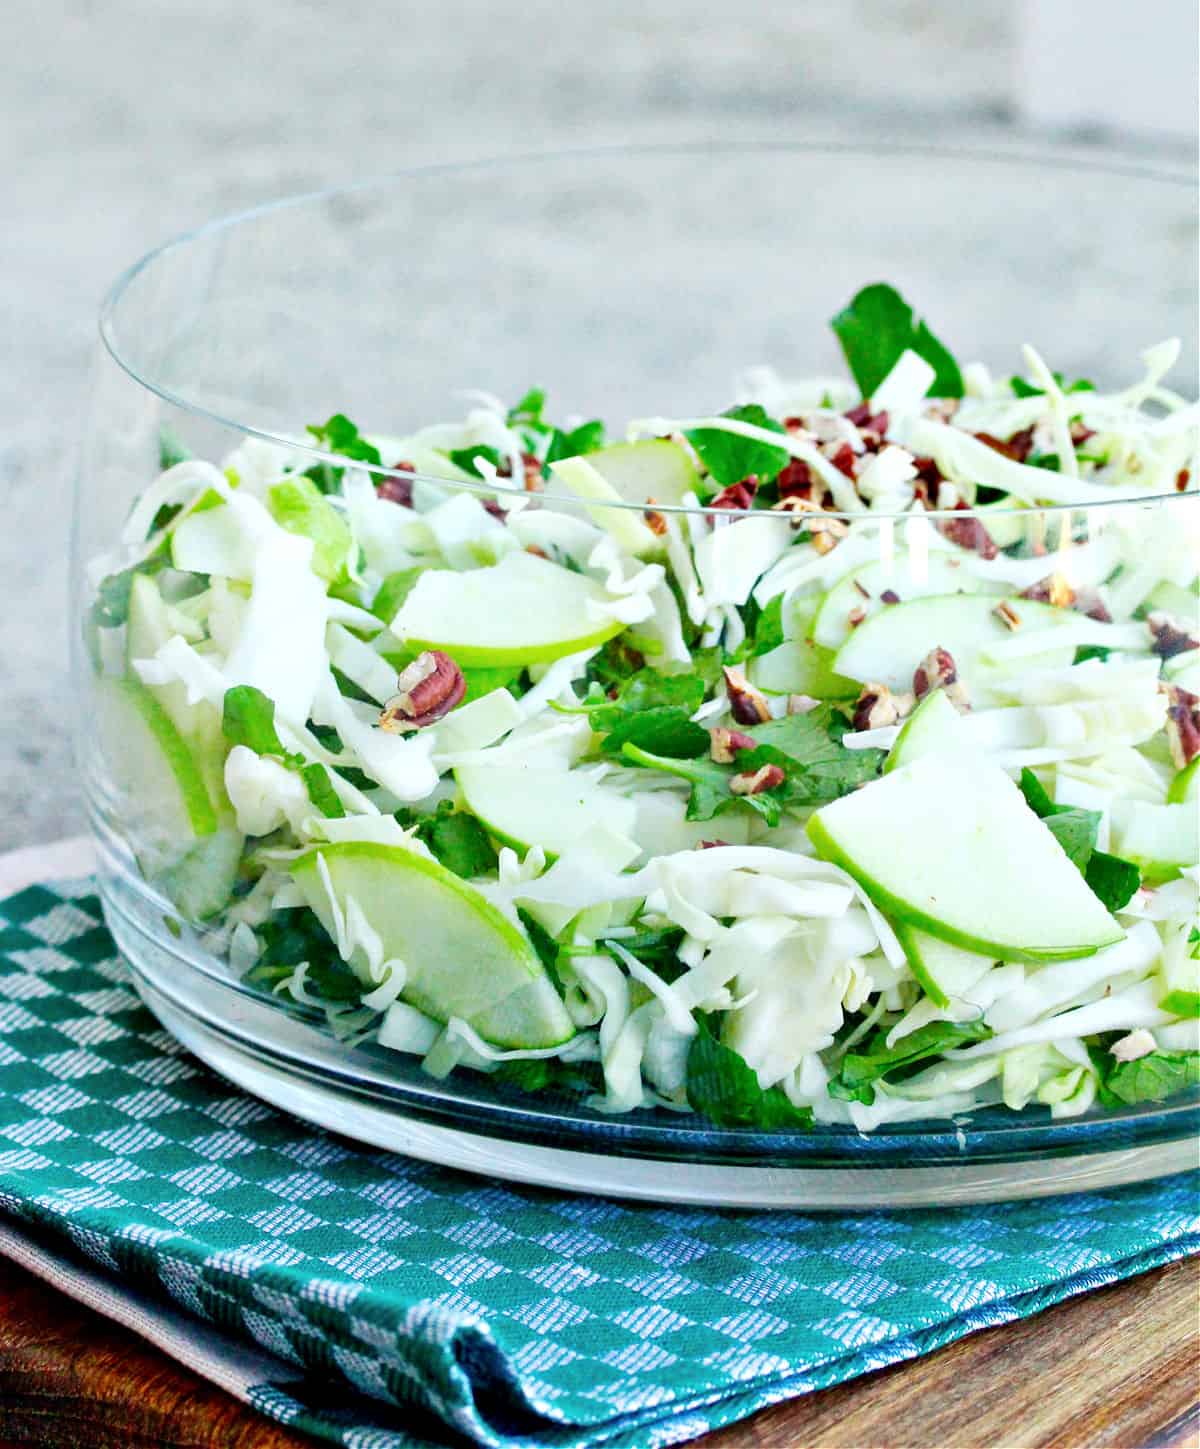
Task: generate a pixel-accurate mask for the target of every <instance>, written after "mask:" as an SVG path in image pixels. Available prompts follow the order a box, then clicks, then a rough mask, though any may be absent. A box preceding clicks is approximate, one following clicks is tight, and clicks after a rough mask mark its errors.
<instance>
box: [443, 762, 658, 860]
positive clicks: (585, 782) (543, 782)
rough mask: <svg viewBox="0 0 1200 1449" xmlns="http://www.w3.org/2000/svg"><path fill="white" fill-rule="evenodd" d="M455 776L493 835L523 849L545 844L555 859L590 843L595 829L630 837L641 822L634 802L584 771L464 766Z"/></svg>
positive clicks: (498, 765)
mask: <svg viewBox="0 0 1200 1449" xmlns="http://www.w3.org/2000/svg"><path fill="white" fill-rule="evenodd" d="M454 778H455V780H456V781H457V783H458V788H459V789H460V790H461V791H462V793H463V798H464V799H465V800H466V802H467V805H468V807H469V808H470V810H471V811H472V812H473V813H474V814H475V815H477V816H478V817H479V819H480V820H481V821H482V822H483V824H484V826H485V827H486V828H487V830H488V832H489V833H490V834H492V835H494V836H495V837H496V838H497V839H498V840H502V841H503V842H504V843H505V844H506V845H513V846H516V847H517V848H518V849H520V850H525V849H527V848H528V847H529V846H531V845H540V846H541V847H542V849H543V850H545V851H546V852H547V853H548V854H550V855H562V853H563V852H564V851H565V850H568V849H570V847H571V846H573V845H586V843H587V838H588V835H589V834H590V833H591V832H593V831H595V830H607V831H611V832H612V834H613V835H617V836H625V837H627V838H628V837H630V836H632V835H633V833H634V829H635V827H636V824H637V807H636V805H635V804H634V803H633V801H632V800H629V799H627V798H626V797H625V796H624V795H618V794H616V793H615V792H614V791H612V790H606V789H605V788H604V786H603V785H601V784H598V783H597V782H596V781H595V780H593V779H590V778H589V777H588V776H587V775H586V774H584V773H582V772H581V771H579V770H555V769H547V768H538V767H537V766H524V765H503V764H487V765H460V766H459V767H458V769H457V770H455V772H454ZM635 850H636V847H635Z"/></svg>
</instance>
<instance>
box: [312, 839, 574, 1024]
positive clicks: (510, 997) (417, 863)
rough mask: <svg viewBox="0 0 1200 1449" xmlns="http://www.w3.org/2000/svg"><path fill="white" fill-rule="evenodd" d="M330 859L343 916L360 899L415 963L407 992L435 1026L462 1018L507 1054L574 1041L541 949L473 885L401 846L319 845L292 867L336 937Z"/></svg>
mask: <svg viewBox="0 0 1200 1449" xmlns="http://www.w3.org/2000/svg"><path fill="white" fill-rule="evenodd" d="M322 858H323V859H324V862H325V865H326V867H327V868H328V871H329V880H330V883H331V885H332V888H333V894H334V897H335V898H336V900H337V903H338V906H339V908H340V909H341V911H343V912H345V910H346V908H347V904H348V902H349V901H351V900H353V901H354V902H356V904H357V906H358V908H359V910H360V911H361V912H362V914H363V916H364V917H365V918H366V920H367V922H368V924H369V925H370V927H371V929H372V930H374V931H375V932H376V933H377V935H378V936H379V938H380V940H381V941H382V943H383V950H384V955H385V957H387V958H399V959H400V960H402V961H403V962H404V964H405V966H406V967H407V971H408V976H407V981H406V983H405V987H404V991H403V992H402V993H401V995H402V999H403V1000H405V1001H407V1002H408V1003H409V1005H410V1006H415V1007H416V1008H417V1010H418V1011H423V1012H424V1013H425V1015H426V1016H432V1017H434V1018H435V1020H437V1021H442V1022H445V1021H449V1020H450V1018H451V1017H460V1018H461V1019H462V1020H464V1021H466V1022H467V1023H468V1025H470V1026H472V1027H473V1028H474V1029H475V1030H476V1031H477V1032H478V1033H479V1035H480V1036H481V1037H483V1038H484V1040H485V1041H489V1042H492V1043H494V1044H495V1045H496V1046H498V1047H503V1048H513V1049H518V1050H520V1049H524V1050H531V1049H537V1048H541V1047H553V1046H558V1045H560V1044H561V1043H563V1042H565V1041H568V1040H569V1039H570V1038H571V1037H572V1036H573V1035H574V1027H573V1026H572V1025H571V1019H570V1017H569V1016H568V1015H567V1012H566V1008H565V1007H564V1006H563V1004H562V1002H561V1001H560V1000H559V998H558V994H557V992H556V991H555V990H554V987H553V986H552V985H551V983H550V980H549V978H548V977H547V975H546V973H545V971H544V970H543V969H542V964H541V962H540V961H539V960H538V958H537V955H536V954H535V952H534V950H533V947H532V946H531V945H530V944H529V942H528V941H527V940H526V939H525V937H524V936H523V935H522V934H521V932H520V931H519V930H518V929H517V927H516V926H515V925H513V923H512V922H511V921H510V920H509V919H508V918H507V917H506V916H505V915H504V914H503V913H502V912H501V911H499V910H498V909H497V908H496V907H495V906H494V905H492V903H491V902H490V901H488V900H487V899H485V897H484V896H483V895H481V894H480V892H479V891H477V890H476V889H475V887H474V886H472V885H469V884H468V883H467V882H466V881H464V880H460V879H459V877H458V876H456V875H454V874H453V873H452V872H451V871H448V870H446V869H445V868H444V867H443V866H441V865H439V864H438V863H437V862H436V861H433V860H427V859H426V858H425V857H424V856H421V855H418V854H417V853H416V851H413V850H407V849H405V848H404V847H403V846H396V845H375V844H370V843H366V842H363V841H351V842H346V843H344V844H341V845H326V846H321V847H320V849H319V850H312V851H309V852H308V853H307V854H305V855H302V856H301V857H300V858H299V859H298V860H297V861H296V862H295V863H294V864H293V866H292V876H293V879H294V880H295V881H296V884H297V885H298V886H299V887H300V890H301V891H302V892H303V895H304V898H305V900H306V901H307V902H308V904H309V906H310V907H311V908H312V910H313V911H314V912H315V913H316V915H317V916H318V918H319V919H320V921H321V924H322V925H323V926H324V927H325V929H326V930H327V931H328V932H329V933H330V935H331V936H335V935H336V928H335V924H334V919H333V911H332V908H331V905H330V899H329V896H328V894H327V892H326V888H325V883H324V881H323V879H322V873H321V870H320V867H319V864H318V861H319V860H320V859H322ZM351 964H352V965H361V963H357V962H354V961H352V962H351Z"/></svg>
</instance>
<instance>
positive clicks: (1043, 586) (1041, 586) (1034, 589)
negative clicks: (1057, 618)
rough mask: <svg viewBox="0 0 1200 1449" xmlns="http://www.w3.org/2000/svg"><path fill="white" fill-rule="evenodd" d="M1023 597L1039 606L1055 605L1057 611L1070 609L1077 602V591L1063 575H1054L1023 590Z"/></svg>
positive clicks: (1047, 576)
mask: <svg viewBox="0 0 1200 1449" xmlns="http://www.w3.org/2000/svg"><path fill="white" fill-rule="evenodd" d="M1021 597H1022V598H1023V599H1032V600H1034V602H1035V603H1038V604H1053V606H1054V607H1055V608H1056V609H1069V608H1070V607H1071V605H1072V604H1074V602H1075V590H1074V589H1073V588H1072V587H1071V585H1070V583H1069V582H1068V581H1067V579H1066V577H1065V576H1064V575H1063V574H1060V573H1053V574H1047V575H1046V577H1045V578H1044V579H1039V580H1038V581H1037V583H1036V584H1030V586H1029V587H1028V588H1027V589H1022V590H1021Z"/></svg>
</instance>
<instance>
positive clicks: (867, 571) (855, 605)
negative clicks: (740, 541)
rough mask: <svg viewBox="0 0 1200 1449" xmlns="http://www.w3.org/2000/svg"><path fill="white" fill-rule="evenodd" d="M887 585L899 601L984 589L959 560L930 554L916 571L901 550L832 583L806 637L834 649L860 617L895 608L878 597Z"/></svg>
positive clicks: (864, 618)
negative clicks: (892, 558) (887, 560)
mask: <svg viewBox="0 0 1200 1449" xmlns="http://www.w3.org/2000/svg"><path fill="white" fill-rule="evenodd" d="M889 589H890V590H891V591H892V592H893V593H895V594H898V595H899V597H900V602H901V603H903V602H905V601H909V600H912V599H925V598H929V597H931V596H933V595H946V594H956V593H968V594H978V593H982V592H984V590H985V586H984V585H983V584H982V583H981V582H980V581H979V579H977V578H975V577H974V576H973V575H972V574H970V573H968V572H967V570H966V569H964V568H963V566H962V564H961V563H959V562H955V561H953V560H951V559H945V558H942V557H940V556H939V555H936V554H935V555H934V556H933V557H932V558H930V559H928V560H927V561H926V563H925V566H924V567H923V568H922V569H921V570H920V572H919V573H914V572H913V567H912V561H911V559H910V558H909V556H908V555H907V554H901V555H900V556H899V557H898V558H897V559H896V560H895V562H894V563H893V564H891V565H890V566H885V565H884V564H883V563H882V562H880V561H879V560H878V559H877V560H876V561H875V562H874V563H869V564H864V565H863V567H862V568H858V569H854V570H853V572H851V573H849V574H847V575H846V577H845V578H843V579H839V580H838V582H837V583H836V584H834V586H833V588H831V589H830V590H829V592H828V593H827V594H826V595H825V597H824V598H823V599H822V600H821V605H820V607H819V608H818V610H817V613H816V617H815V618H814V620H813V628H812V637H813V638H814V639H815V640H816V642H817V643H818V644H823V645H824V646H825V647H826V649H840V648H841V646H842V645H843V644H844V643H845V642H846V640H847V639H849V637H850V635H851V634H852V633H853V632H854V630H855V629H856V628H859V629H861V628H862V626H863V623H864V622H865V620H866V619H868V618H870V617H871V616H872V615H874V614H878V613H880V612H881V611H882V610H884V609H895V608H898V607H899V604H897V603H894V602H893V603H891V604H889V603H887V602H886V601H885V600H883V599H882V598H881V597H880V595H881V594H883V593H885V592H886V591H887V590H889ZM854 619H857V620H858V623H857V624H855V623H853V622H852V621H853V620H854Z"/></svg>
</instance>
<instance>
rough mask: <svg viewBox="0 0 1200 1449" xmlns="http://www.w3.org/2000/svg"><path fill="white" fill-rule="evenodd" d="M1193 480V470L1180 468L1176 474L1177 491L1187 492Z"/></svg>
mask: <svg viewBox="0 0 1200 1449" xmlns="http://www.w3.org/2000/svg"><path fill="white" fill-rule="evenodd" d="M1191 481H1192V470H1191V469H1190V468H1180V470H1179V472H1178V473H1176V474H1175V492H1176V493H1186V492H1187V488H1188V484H1189V483H1190V482H1191Z"/></svg>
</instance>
